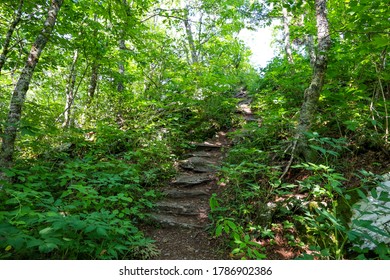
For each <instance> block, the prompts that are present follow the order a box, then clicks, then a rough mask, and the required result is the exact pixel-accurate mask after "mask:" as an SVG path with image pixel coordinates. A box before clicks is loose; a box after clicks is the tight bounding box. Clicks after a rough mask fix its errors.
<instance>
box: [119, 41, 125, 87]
mask: <svg viewBox="0 0 390 280" xmlns="http://www.w3.org/2000/svg"><path fill="white" fill-rule="evenodd" d="M119 50H120V51H125V50H126V45H125V40H123V39H121V40H120V41H119ZM118 68H119V75H120V77H119V81H118V86H117V89H118V91H119V92H122V91H124V90H125V85H124V84H123V76H124V74H125V65H124V63H123V62H119V65H118Z"/></svg>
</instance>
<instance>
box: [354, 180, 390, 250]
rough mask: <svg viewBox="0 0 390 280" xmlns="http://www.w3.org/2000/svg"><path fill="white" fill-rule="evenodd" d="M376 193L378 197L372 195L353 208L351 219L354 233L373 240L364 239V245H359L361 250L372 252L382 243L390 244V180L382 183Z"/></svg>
mask: <svg viewBox="0 0 390 280" xmlns="http://www.w3.org/2000/svg"><path fill="white" fill-rule="evenodd" d="M375 192H376V195H375V193H374V196H373V195H371V194H370V195H368V196H367V200H364V201H363V200H362V201H359V202H358V203H356V204H355V205H354V206H353V210H352V211H353V212H352V218H351V228H352V229H353V230H354V231H356V232H357V233H359V234H361V235H362V236H364V235H369V236H370V237H371V238H372V239H373V240H369V239H367V238H363V240H364V241H363V244H358V245H359V246H360V247H361V248H368V249H370V250H373V249H375V247H376V246H377V245H378V244H379V243H381V242H383V243H385V244H390V234H389V232H390V200H389V197H390V180H389V181H385V182H383V183H381V184H380V185H379V186H378V187H377V188H376V189H375ZM365 223H366V224H368V226H365V225H364V224H365ZM369 227H371V228H374V230H372V229H370V228H369Z"/></svg>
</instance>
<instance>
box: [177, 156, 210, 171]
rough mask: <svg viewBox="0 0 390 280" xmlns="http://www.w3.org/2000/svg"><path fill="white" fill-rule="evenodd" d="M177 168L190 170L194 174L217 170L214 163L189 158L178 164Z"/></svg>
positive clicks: (201, 158) (200, 158) (203, 159)
mask: <svg viewBox="0 0 390 280" xmlns="http://www.w3.org/2000/svg"><path fill="white" fill-rule="evenodd" d="M179 166H180V167H182V168H184V169H190V170H193V171H195V172H215V171H216V170H217V168H216V166H215V162H212V161H210V160H207V159H205V158H204V157H190V158H188V159H185V160H181V161H180V162H179Z"/></svg>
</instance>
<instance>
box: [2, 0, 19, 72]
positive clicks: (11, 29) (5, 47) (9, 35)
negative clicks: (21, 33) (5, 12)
mask: <svg viewBox="0 0 390 280" xmlns="http://www.w3.org/2000/svg"><path fill="white" fill-rule="evenodd" d="M23 4H24V0H20V2H19V7H18V10H17V11H16V17H15V19H14V21H13V22H12V23H11V25H10V27H9V29H8V32H7V35H6V37H5V41H4V44H3V51H2V53H1V55H0V74H1V70H2V69H3V66H4V64H5V61H6V59H7V54H8V52H9V44H10V43H11V39H12V34H13V33H14V31H15V28H16V26H17V25H18V24H19V22H20V19H21V17H22V8H23Z"/></svg>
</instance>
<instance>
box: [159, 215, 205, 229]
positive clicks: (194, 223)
mask: <svg viewBox="0 0 390 280" xmlns="http://www.w3.org/2000/svg"><path fill="white" fill-rule="evenodd" d="M151 218H152V220H154V221H155V222H156V223H158V224H159V225H161V226H162V227H181V228H204V227H205V225H204V223H203V221H201V220H199V219H198V218H196V217H193V218H191V217H189V216H173V215H167V214H153V215H151Z"/></svg>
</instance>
